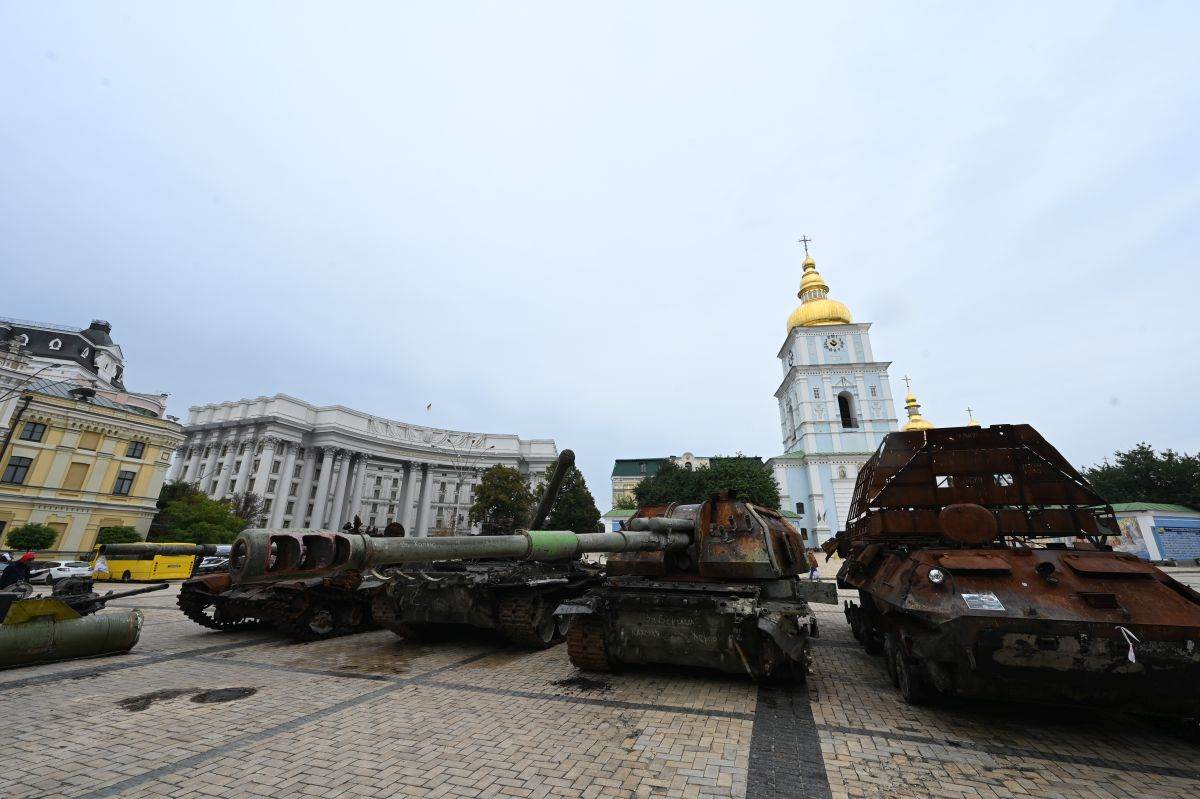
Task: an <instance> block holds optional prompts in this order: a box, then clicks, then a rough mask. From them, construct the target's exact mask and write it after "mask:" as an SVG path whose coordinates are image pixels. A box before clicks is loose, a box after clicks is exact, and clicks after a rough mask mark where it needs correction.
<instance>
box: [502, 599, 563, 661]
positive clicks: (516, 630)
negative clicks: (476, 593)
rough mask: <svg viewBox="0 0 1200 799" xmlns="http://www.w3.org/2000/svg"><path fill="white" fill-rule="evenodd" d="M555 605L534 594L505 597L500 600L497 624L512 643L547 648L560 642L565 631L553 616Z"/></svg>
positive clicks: (534, 647)
mask: <svg viewBox="0 0 1200 799" xmlns="http://www.w3.org/2000/svg"><path fill="white" fill-rule="evenodd" d="M555 605H556V603H554V602H548V601H546V598H545V597H543V596H541V595H539V594H536V593H531V594H520V595H517V596H513V597H508V598H507V599H505V600H503V601H502V602H501V603H500V615H499V619H498V622H497V626H498V627H499V629H500V632H502V633H503V634H504V637H505V638H507V639H508V640H510V641H512V642H513V643H514V644H520V645H522V646H527V647H531V648H533V649H546V648H547V647H551V646H554V645H555V644H557V643H559V642H560V641H562V639H563V632H565V630H564V628H563V627H562V626H560V622H559V620H558V619H557V618H555V616H554V610H555Z"/></svg>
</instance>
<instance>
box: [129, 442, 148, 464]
mask: <svg viewBox="0 0 1200 799" xmlns="http://www.w3.org/2000/svg"><path fill="white" fill-rule="evenodd" d="M145 454H146V445H145V443H143V442H141V441H130V442H129V446H127V447H125V457H126V458H137V459H139V460H141V457H142V456H143V455H145Z"/></svg>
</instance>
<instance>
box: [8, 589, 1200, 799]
mask: <svg viewBox="0 0 1200 799" xmlns="http://www.w3.org/2000/svg"><path fill="white" fill-rule="evenodd" d="M174 595H175V589H172V590H171V591H166V592H161V593H158V594H149V595H146V596H141V597H134V598H130V599H129V600H123V601H122V602H123V603H124V604H127V605H134V604H136V605H137V606H138V607H141V608H143V609H144V610H145V615H146V627H145V629H144V630H143V633H142V640H141V642H140V643H139V644H138V646H137V648H136V649H135V651H134V652H133V653H132V654H129V655H125V656H121V657H110V658H100V659H95V660H86V661H74V662H69V663H57V664H50V665H45V666H37V667H32V668H24V669H16V670H10V671H4V672H0V701H3V703H4V707H5V709H6V713H7V716H8V718H10V719H14V720H15V723H14V724H12V725H10V726H8V727H7V728H6V729H5V745H4V746H3V748H2V749H0V762H2V764H3V767H4V773H5V781H4V786H3V790H0V794H3V795H4V796H6V797H13V799H18V798H21V799H23V798H25V797H64V798H66V797H69V798H70V799H99V798H100V797H164V796H173V797H197V798H198V797H208V796H213V797H227V798H228V799H240V798H241V797H258V796H261V797H268V796H269V797H278V799H291V798H292V797H307V796H314V797H330V798H332V797H346V798H347V799H351V798H352V797H385V796H387V797H390V796H399V797H404V796H413V797H418V796H419V797H441V796H447V797H455V796H462V797H474V796H481V797H492V796H496V797H499V796H512V797H585V798H586V799H594V798H595V797H623V798H624V797H638V798H648V797H693V798H695V799H699V798H700V797H730V796H734V797H743V796H748V797H751V799H755V798H757V797H803V796H813V797H919V796H921V797H923V796H940V797H950V798H951V799H958V798H959V797H1024V796H1029V797H1097V796H1099V797H1130V796H1153V797H1193V796H1195V795H1196V792H1197V791H1200V744H1197V743H1195V742H1193V741H1190V740H1189V739H1188V738H1187V737H1185V736H1184V735H1181V734H1180V733H1179V732H1178V731H1176V730H1173V729H1170V728H1168V727H1165V726H1162V725H1158V726H1156V725H1155V724H1154V723H1152V722H1147V721H1142V720H1136V719H1114V718H1107V717H1104V716H1099V715H1094V714H1071V713H1066V712H1063V711H1057V710H1040V709H1039V710H1035V709H1030V708H1025V707H1008V706H995V705H982V704H967V703H943V704H941V705H938V706H936V707H932V708H910V707H908V706H906V705H904V704H903V702H902V701H900V700H899V699H898V698H897V696H896V695H895V693H894V692H893V690H892V688H891V686H890V684H889V683H888V682H887V678H886V676H885V675H884V673H883V668H882V665H881V663H880V662H879V661H878V660H877V659H876V658H872V657H870V656H868V655H866V654H864V653H863V652H862V651H861V650H860V649H859V648H858V647H857V645H856V644H855V643H854V642H853V640H852V639H851V637H850V634H849V630H848V628H847V627H846V624H845V621H844V619H843V617H842V615H841V611H840V609H839V608H835V607H833V606H830V605H822V606H817V609H818V610H817V612H818V615H819V618H820V622H821V629H822V635H821V638H820V640H819V644H818V646H817V648H816V650H815V656H816V665H815V671H814V674H813V675H812V676H811V678H810V680H809V682H808V684H807V686H798V687H796V688H793V689H783V688H761V689H760V688H758V687H756V686H755V685H753V684H751V683H749V682H746V681H744V680H740V679H736V678H726V677H722V676H719V675H710V674H688V673H679V672H675V673H661V672H652V671H637V672H627V673H623V674H618V675H591V677H590V678H589V679H586V680H581V679H579V678H580V676H581V675H580V673H579V672H577V671H576V670H575V669H574V668H572V666H571V665H570V663H569V662H568V660H567V653H566V648H565V647H556V648H554V649H552V650H549V651H545V652H536V653H529V652H523V651H517V650H512V649H506V648H503V647H501V646H498V645H497V644H496V643H495V642H493V641H490V640H488V639H487V638H486V637H483V636H479V637H475V638H471V639H464V640H460V641H457V642H454V643H448V644H439V645H421V646H411V645H406V644H404V643H402V642H401V641H400V640H399V639H397V638H396V637H395V636H394V635H392V634H391V633H389V632H382V631H381V632H372V633H366V634H362V635H358V636H351V637H348V638H341V639H336V640H332V641H325V642H320V643H310V644H293V643H288V642H283V641H280V640H277V639H276V638H274V637H272V636H271V635H269V634H267V633H265V632H262V631H245V632H238V633H216V632H210V631H206V630H203V629H201V628H199V627H197V626H195V625H193V624H192V623H191V622H189V621H187V620H186V619H184V618H183V617H182V615H180V614H179V613H178V611H176V610H175V608H174ZM221 688H241V689H255V691H254V693H252V694H250V695H247V696H242V697H241V698H236V697H237V696H238V693H234V697H235V698H233V699H232V700H231V701H216V702H207V703H204V702H198V701H193V700H194V699H197V698H200V699H202V698H206V697H205V696H203V695H202V692H204V691H206V690H212V689H221ZM241 693H247V692H241ZM207 698H211V697H207ZM215 698H217V699H225V698H228V697H222V696H219V695H218V696H217V697H215Z"/></svg>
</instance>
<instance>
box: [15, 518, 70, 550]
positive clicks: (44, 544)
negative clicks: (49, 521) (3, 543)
mask: <svg viewBox="0 0 1200 799" xmlns="http://www.w3.org/2000/svg"><path fill="white" fill-rule="evenodd" d="M57 539H58V533H57V532H55V531H54V528H53V527H48V526H47V525H44V524H26V525H22V526H21V527H18V528H16V529H15V530H12V531H11V532H9V534H8V546H9V549H33V550H37V549H49V548H50V547H52V546H53V545H54V542H55V541H56V540H57Z"/></svg>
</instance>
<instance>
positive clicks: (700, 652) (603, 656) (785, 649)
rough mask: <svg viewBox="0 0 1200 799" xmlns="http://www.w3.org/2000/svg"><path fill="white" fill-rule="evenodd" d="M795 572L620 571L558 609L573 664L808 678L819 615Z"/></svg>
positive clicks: (590, 667)
mask: <svg viewBox="0 0 1200 799" xmlns="http://www.w3.org/2000/svg"><path fill="white" fill-rule="evenodd" d="M831 588H832V586H825V587H824V588H823V589H822V588H820V587H818V586H809V585H806V584H805V583H804V582H802V581H801V580H798V579H796V578H790V579H777V580H769V581H757V582H716V581H710V580H684V579H672V580H656V579H647V578H638V577H614V578H610V579H608V580H606V581H605V583H604V584H603V585H602V586H601V587H599V588H596V589H594V590H592V591H591V592H589V593H588V595H587V596H586V597H584V598H583V599H581V600H577V601H574V602H570V603H565V604H564V605H563V606H561V607H560V608H559V610H558V613H559V614H560V616H562V617H564V618H569V619H570V620H571V626H570V629H569V630H568V633H567V644H568V652H569V654H570V657H571V662H572V663H574V664H575V665H576V666H577V667H579V668H581V669H585V670H590V671H609V670H612V669H616V668H620V667H621V666H627V665H628V666H632V665H670V666H689V667H693V666H695V667H702V668H708V669H714V670H717V671H722V672H726V673H730V674H745V675H748V676H749V677H751V678H752V679H755V680H771V679H803V678H804V676H805V675H806V673H807V671H808V666H809V663H810V659H811V655H810V651H809V648H810V647H809V639H810V638H811V637H814V636H816V634H817V625H816V620H815V618H814V617H813V616H812V614H811V613H810V611H809V608H808V603H807V601H806V598H805V597H806V593H807V592H809V591H812V590H825V591H827V590H828V589H831Z"/></svg>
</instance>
